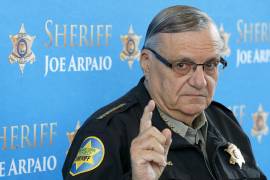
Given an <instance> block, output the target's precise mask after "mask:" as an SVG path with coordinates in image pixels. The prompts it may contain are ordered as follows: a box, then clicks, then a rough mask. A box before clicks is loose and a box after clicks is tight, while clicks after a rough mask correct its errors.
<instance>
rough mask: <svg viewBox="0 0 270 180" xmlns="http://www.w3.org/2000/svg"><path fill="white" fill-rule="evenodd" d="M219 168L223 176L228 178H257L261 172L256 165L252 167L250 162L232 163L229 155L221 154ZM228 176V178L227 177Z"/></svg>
mask: <svg viewBox="0 0 270 180" xmlns="http://www.w3.org/2000/svg"><path fill="white" fill-rule="evenodd" d="M217 164H218V170H219V172H220V173H219V174H220V175H221V177H222V178H224V179H226V180H238V179H241V180H251V179H252V180H256V179H260V172H259V170H258V169H257V168H256V167H251V166H250V165H249V164H248V162H246V164H242V168H241V169H240V167H239V166H238V164H234V165H233V164H230V163H229V157H228V156H219V163H217ZM225 177H226V178H225Z"/></svg>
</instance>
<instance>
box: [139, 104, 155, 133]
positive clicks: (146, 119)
mask: <svg viewBox="0 0 270 180" xmlns="http://www.w3.org/2000/svg"><path fill="white" fill-rule="evenodd" d="M154 109H155V102H154V101H153V100H150V101H149V102H148V104H147V105H146V106H145V108H144V111H143V115H142V117H141V123H140V132H142V131H144V130H146V129H148V128H150V127H151V126H152V115H153V111H154Z"/></svg>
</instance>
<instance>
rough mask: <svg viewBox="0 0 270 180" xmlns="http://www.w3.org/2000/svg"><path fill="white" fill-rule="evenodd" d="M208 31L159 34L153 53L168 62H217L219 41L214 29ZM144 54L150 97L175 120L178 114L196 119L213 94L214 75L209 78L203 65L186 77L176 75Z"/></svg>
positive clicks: (150, 56) (149, 55) (150, 53)
mask: <svg viewBox="0 0 270 180" xmlns="http://www.w3.org/2000/svg"><path fill="white" fill-rule="evenodd" d="M210 27H211V26H210ZM209 29H210V30H209ZM209 29H206V30H201V31H192V32H183V33H160V34H158V35H157V36H158V39H159V41H158V42H159V43H160V45H159V46H158V48H156V49H155V51H156V52H158V53H159V54H160V55H161V56H163V57H164V58H166V59H167V60H168V61H169V62H170V63H173V62H175V61H182V60H188V61H192V62H194V63H197V64H202V63H205V62H207V61H209V60H212V59H219V49H220V48H219V46H220V44H219V42H220V39H219V36H218V33H217V31H216V29H215V28H214V27H211V28H209ZM144 52H145V54H147V57H148V61H146V62H147V63H148V64H147V67H148V70H147V71H145V70H144V71H145V76H146V79H147V84H148V88H149V91H150V94H151V96H152V98H153V99H154V100H155V102H156V103H157V105H158V106H159V107H160V108H161V109H162V110H163V111H165V112H166V113H168V114H169V115H171V116H173V117H174V118H177V117H176V116H178V115H177V114H179V113H181V114H183V115H184V116H196V115H198V114H199V113H201V112H202V111H203V110H204V109H206V108H207V106H208V105H209V104H210V103H211V101H212V97H213V95H214V91H215V86H216V83H217V77H218V73H217V72H216V73H214V74H212V75H208V74H206V73H205V72H204V71H203V68H202V66H197V69H196V70H195V71H193V70H192V69H191V71H190V72H189V73H188V74H186V75H179V74H177V73H176V72H174V71H173V70H172V69H171V68H169V67H167V66H165V65H164V64H162V63H161V62H160V61H158V60H157V59H156V57H155V55H154V54H153V53H152V52H151V51H149V50H144ZM144 52H143V53H144ZM142 58H143V55H142ZM143 68H144V67H143Z"/></svg>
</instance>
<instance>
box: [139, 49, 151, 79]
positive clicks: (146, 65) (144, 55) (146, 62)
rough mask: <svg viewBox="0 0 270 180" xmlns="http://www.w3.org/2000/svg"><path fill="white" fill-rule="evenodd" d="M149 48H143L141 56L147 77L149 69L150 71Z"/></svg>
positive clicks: (141, 63) (141, 62) (142, 66)
mask: <svg viewBox="0 0 270 180" xmlns="http://www.w3.org/2000/svg"><path fill="white" fill-rule="evenodd" d="M147 51H148V50H146V49H143V50H142V51H141V56H140V65H141V68H142V70H143V73H144V76H145V78H147V77H148V75H149V71H150V63H151V62H150V55H149V53H148V52H147Z"/></svg>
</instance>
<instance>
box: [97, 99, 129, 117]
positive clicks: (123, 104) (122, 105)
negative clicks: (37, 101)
mask: <svg viewBox="0 0 270 180" xmlns="http://www.w3.org/2000/svg"><path fill="white" fill-rule="evenodd" d="M126 105H127V104H126V103H121V104H118V105H116V106H115V107H112V108H111V109H109V110H107V111H105V112H104V113H103V114H101V115H100V116H98V117H97V118H96V119H103V118H105V117H106V116H108V115H110V114H111V113H113V112H115V111H117V110H119V109H121V108H122V107H124V106H126Z"/></svg>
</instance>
